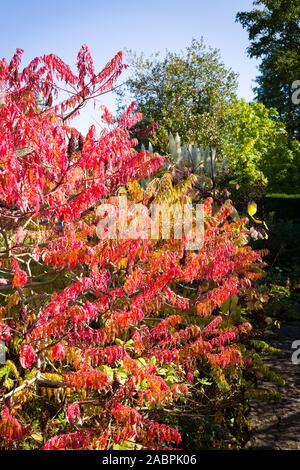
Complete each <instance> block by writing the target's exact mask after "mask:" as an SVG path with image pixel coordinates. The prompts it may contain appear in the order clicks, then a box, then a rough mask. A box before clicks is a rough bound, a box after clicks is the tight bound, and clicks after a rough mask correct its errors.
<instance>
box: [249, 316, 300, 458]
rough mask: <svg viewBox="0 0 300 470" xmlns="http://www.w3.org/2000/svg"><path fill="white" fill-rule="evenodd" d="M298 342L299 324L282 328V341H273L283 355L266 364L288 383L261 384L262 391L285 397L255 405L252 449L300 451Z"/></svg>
mask: <svg viewBox="0 0 300 470" xmlns="http://www.w3.org/2000/svg"><path fill="white" fill-rule="evenodd" d="M294 340H300V322H298V321H291V322H285V323H284V324H282V325H281V329H280V335H279V338H278V339H276V340H272V341H270V343H271V344H272V346H275V347H277V348H279V349H281V350H282V354H278V355H277V354H275V355H272V356H271V357H269V356H268V357H267V358H266V363H267V364H268V365H269V366H270V367H271V368H272V370H274V371H275V372H277V373H278V374H280V375H281V377H283V378H284V379H285V381H286V385H284V386H278V385H275V384H270V383H266V382H264V383H262V384H261V386H262V388H269V389H274V390H280V391H281V393H282V396H281V398H280V399H277V400H265V401H263V402H257V401H256V402H255V403H252V404H251V413H250V421H251V424H252V430H253V437H252V439H251V440H250V441H249V443H248V445H247V447H248V448H252V449H277V450H287V449H294V450H295V449H297V450H300V364H299V365H295V364H293V363H292V353H293V352H294V350H293V349H292V343H293V341H294ZM299 358H300V355H299Z"/></svg>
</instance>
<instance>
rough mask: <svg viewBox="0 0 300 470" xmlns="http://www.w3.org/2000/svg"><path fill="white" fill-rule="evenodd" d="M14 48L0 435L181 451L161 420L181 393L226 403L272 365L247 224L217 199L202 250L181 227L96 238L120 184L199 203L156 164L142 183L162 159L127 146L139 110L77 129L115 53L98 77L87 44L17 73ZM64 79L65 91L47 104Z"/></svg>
mask: <svg viewBox="0 0 300 470" xmlns="http://www.w3.org/2000/svg"><path fill="white" fill-rule="evenodd" d="M21 53H22V51H20V50H18V51H17V53H16V55H15V56H14V57H13V59H12V60H11V62H10V63H7V62H6V61H5V60H2V61H1V62H0V83H2V84H3V90H2V94H3V97H4V102H3V104H2V106H1V109H0V140H1V145H0V167H1V170H0V183H1V184H0V220H1V235H2V241H1V252H0V272H1V279H0V284H1V285H0V290H1V309H0V315H1V317H0V318H1V322H0V334H1V339H2V340H3V341H4V343H5V348H6V362H5V364H4V365H3V366H2V367H1V368H0V380H1V382H0V393H1V396H0V400H1V420H0V435H1V446H2V447H4V448H7V449H10V448H14V449H15V448H26V449H28V448H41V447H42V448H44V449H71V448H77V449H79V448H80V449H108V448H126V447H127V448H128V447H131V448H135V447H136V448H145V447H146V448H162V447H165V446H169V447H170V446H171V447H173V446H175V447H176V446H177V447H178V446H179V445H180V442H181V435H180V433H179V432H178V430H177V429H176V428H174V427H173V426H172V425H169V424H170V423H169V424H165V422H163V417H164V416H165V415H167V416H168V418H167V421H168V422H169V421H170V418H169V415H171V414H172V412H173V411H174V410H175V404H176V403H177V405H176V406H179V407H180V410H181V412H182V410H183V408H184V407H187V409H189V408H190V406H191V404H192V406H194V401H193V398H195V397H196V399H197V401H198V403H200V405H201V406H202V405H204V406H206V407H207V406H211V404H212V403H213V402H214V401H215V403H219V404H221V405H222V404H223V401H224V399H226V400H228V399H230V398H231V400H232V397H234V396H236V393H238V391H239V389H240V388H241V387H242V386H243V387H245V384H246V383H247V380H250V378H251V374H253V373H254V370H255V368H259V369H262V370H265V369H264V368H263V367H262V366H261V363H260V362H259V358H258V356H257V354H256V353H255V354H254V353H253V344H252V343H251V329H252V328H251V325H250V323H249V322H248V316H249V311H247V309H246V310H243V309H241V308H240V307H238V306H237V296H238V295H239V294H240V293H243V294H244V295H245V294H246V291H247V288H249V287H250V286H251V282H252V281H253V280H255V279H258V278H260V277H261V276H262V273H263V271H262V270H263V263H262V261H261V254H260V253H259V252H257V251H253V250H252V249H251V248H250V247H249V246H248V245H247V243H248V241H249V230H248V228H247V225H246V224H247V220H246V219H240V218H238V217H237V216H236V214H234V213H233V211H232V206H231V204H230V202H229V201H227V202H226V203H225V204H223V205H222V206H221V207H217V206H216V205H215V204H214V203H213V200H212V199H210V198H208V199H206V200H204V201H203V203H204V217H205V237H204V245H203V246H202V248H200V249H198V250H196V251H189V250H188V249H187V244H188V242H189V240H188V239H187V238H186V237H185V238H183V239H181V240H172V239H170V240H161V239H158V240H151V239H143V238H141V237H138V238H136V239H118V238H117V239H114V240H110V239H101V238H100V239H99V238H97V236H96V225H97V223H98V221H99V217H98V216H97V215H96V212H95V208H96V206H97V205H98V204H99V203H100V202H103V201H105V202H110V203H111V204H115V205H116V204H117V196H118V194H119V193H120V191H121V192H122V194H124V193H126V194H127V197H128V201H129V205H131V204H134V203H137V202H143V204H144V206H146V207H149V206H150V203H151V202H153V201H154V202H156V203H158V202H164V203H165V204H167V205H171V204H174V203H177V204H179V205H180V206H182V205H183V204H186V203H190V204H193V198H194V197H195V191H194V189H193V183H194V181H195V180H194V178H193V177H190V178H188V179H186V180H184V181H179V182H175V181H174V180H173V177H172V175H171V174H169V173H165V174H163V176H160V177H159V178H155V179H151V178H150V180H149V179H148V184H147V185H146V188H144V189H143V188H142V186H140V184H139V183H138V181H140V180H141V179H145V178H149V177H150V176H151V175H154V173H156V172H157V170H158V169H159V168H161V167H162V165H163V161H164V159H163V158H162V157H161V156H160V155H158V154H150V153H148V152H146V151H142V152H137V151H136V150H134V147H135V146H136V141H135V140H133V139H132V138H131V137H130V133H129V129H130V128H132V127H133V126H134V125H136V123H137V121H138V120H139V119H140V117H141V116H140V115H139V114H135V106H134V105H131V106H130V107H129V108H128V109H127V110H126V111H125V112H124V113H123V115H122V116H121V117H119V119H117V120H115V119H114V118H113V117H112V116H111V114H110V113H109V111H108V110H107V109H103V115H102V117H103V120H104V121H105V122H106V124H107V127H106V128H105V129H103V130H102V131H101V133H100V134H97V133H96V130H95V128H94V127H93V126H92V127H91V128H90V129H89V131H88V133H87V135H86V136H85V137H83V136H82V135H81V134H80V133H78V131H77V130H76V129H75V128H73V127H71V126H70V119H71V117H74V116H75V115H76V113H78V112H79V111H80V109H81V108H82V106H83V105H84V104H85V103H86V102H87V101H88V100H92V99H93V98H94V97H96V96H98V95H99V94H101V93H103V92H105V91H107V90H108V89H110V88H111V86H112V85H113V83H114V81H115V79H116V78H117V76H118V75H119V73H120V72H121V70H122V68H123V65H122V55H121V54H120V53H119V54H117V55H116V56H115V57H114V59H113V60H112V61H111V62H110V63H109V64H107V66H106V67H105V68H104V70H103V71H102V72H100V73H95V70H94V65H93V61H92V58H91V56H90V53H89V51H88V49H87V47H86V46H83V47H82V49H81V50H80V52H79V54H78V63H77V65H78V72H77V74H74V73H73V72H72V71H71V69H70V68H69V67H68V66H67V65H66V64H65V63H63V62H62V61H61V60H60V59H59V58H58V57H56V56H54V55H46V56H43V57H41V58H36V59H34V60H33V61H32V62H31V63H30V64H29V65H28V66H27V67H26V68H25V69H24V70H22V71H21V70H19V64H20V60H21ZM57 79H59V81H62V82H63V83H64V85H63V88H65V87H69V88H70V89H71V90H72V93H71V97H70V98H67V99H65V100H64V101H62V102H56V101H55V102H54V103H53V98H55V93H56V92H58V91H59V90H60V88H59V85H58V84H57ZM74 90H75V91H74ZM232 299H233V300H232ZM226 302H227V303H226ZM228 302H229V303H228ZM247 374H248V379H247ZM250 382H251V380H250ZM206 397H209V399H208V401H207V399H206ZM171 424H172V423H171Z"/></svg>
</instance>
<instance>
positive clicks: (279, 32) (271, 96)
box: [237, 0, 300, 138]
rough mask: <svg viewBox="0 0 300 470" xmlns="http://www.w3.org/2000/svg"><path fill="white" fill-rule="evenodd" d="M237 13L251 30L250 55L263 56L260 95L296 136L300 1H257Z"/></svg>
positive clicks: (299, 129) (299, 131)
mask: <svg viewBox="0 0 300 470" xmlns="http://www.w3.org/2000/svg"><path fill="white" fill-rule="evenodd" d="M253 5H254V8H253V10H252V11H249V12H240V13H238V14H237V21H239V22H240V23H241V24H242V26H243V28H245V29H246V30H247V31H248V33H249V39H250V41H251V44H250V46H249V48H248V54H249V56H250V57H255V58H259V59H261V64H260V66H259V70H260V75H259V76H258V78H257V87H256V89H255V91H256V97H257V100H258V101H262V102H263V103H264V104H265V105H267V106H269V107H274V108H276V109H277V110H278V113H279V115H278V116H279V118H280V119H281V120H284V121H285V122H286V124H287V130H288V132H289V133H290V135H291V136H292V137H297V138H299V136H300V127H299V125H300V107H299V106H297V105H295V104H293V102H292V93H293V91H292V84H293V82H294V81H295V80H299V79H300V0H256V1H254V4H253Z"/></svg>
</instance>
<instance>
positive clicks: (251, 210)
mask: <svg viewBox="0 0 300 470" xmlns="http://www.w3.org/2000/svg"><path fill="white" fill-rule="evenodd" d="M247 212H248V214H249V215H250V216H251V217H253V216H254V214H256V212H257V204H256V202H254V201H251V202H249V203H248V207H247Z"/></svg>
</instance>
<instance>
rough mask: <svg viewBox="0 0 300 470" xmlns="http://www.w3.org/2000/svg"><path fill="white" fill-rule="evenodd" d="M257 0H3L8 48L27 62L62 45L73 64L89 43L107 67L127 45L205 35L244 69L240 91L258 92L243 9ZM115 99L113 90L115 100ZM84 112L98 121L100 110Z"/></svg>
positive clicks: (173, 43) (169, 45) (0, 44)
mask: <svg viewBox="0 0 300 470" xmlns="http://www.w3.org/2000/svg"><path fill="white" fill-rule="evenodd" d="M251 6H252V0H211V1H209V0H150V1H145V0H123V1H122V0H107V1H103V0H10V1H9V0H0V7H1V28H0V56H1V57H8V58H10V56H11V55H12V54H13V52H14V50H15V48H16V47H22V48H23V49H24V50H25V54H24V62H26V61H27V60H30V59H32V58H33V57H35V56H36V55H41V54H44V53H48V52H54V53H56V54H58V55H59V56H61V57H62V58H63V59H64V60H65V61H67V62H68V63H69V64H70V65H73V64H75V61H76V55H77V51H78V49H79V48H80V46H81V45H82V44H83V43H86V44H87V45H88V46H89V47H90V49H91V52H92V55H93V57H94V60H95V63H96V68H99V70H100V68H101V67H102V66H103V65H104V64H105V63H106V62H107V61H108V60H109V59H110V58H111V57H112V56H113V55H114V54H115V53H116V52H117V51H118V50H122V49H124V48H127V49H134V50H136V51H141V52H142V51H144V52H145V53H146V54H150V53H151V52H155V51H162V52H163V51H164V50H165V49H169V50H174V51H176V50H180V49H183V48H185V47H186V46H187V45H188V44H189V43H190V41H191V39H192V38H193V37H195V38H196V39H199V38H200V37H201V36H203V38H204V42H205V43H206V44H207V45H210V46H212V47H216V48H218V49H220V52H221V56H222V59H223V61H224V63H225V65H226V66H227V67H231V68H232V69H233V70H234V71H235V72H238V73H239V75H240V77H239V90H238V92H239V96H241V97H244V98H246V99H247V100H250V99H252V97H253V93H252V90H251V88H252V86H253V80H254V79H255V77H256V75H257V63H256V62H255V61H254V60H250V59H249V58H248V57H247V55H246V48H247V46H248V37H247V33H246V32H245V31H243V29H242V27H241V25H240V24H237V23H235V15H236V13H237V12H238V11H241V10H249V9H250V8H251ZM113 101H114V97H113V96H107V97H106V98H105V104H107V105H110V106H111V107H113ZM84 114H85V116H84V118H83V119H84V120H88V121H90V122H91V119H92V120H93V119H95V115H96V114H97V113H95V112H93V110H92V109H90V110H89V111H88V112H87V111H86V112H85V113H84ZM85 124H86V123H85V122H83V121H81V126H82V127H83V128H85V127H86V125H85Z"/></svg>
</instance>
